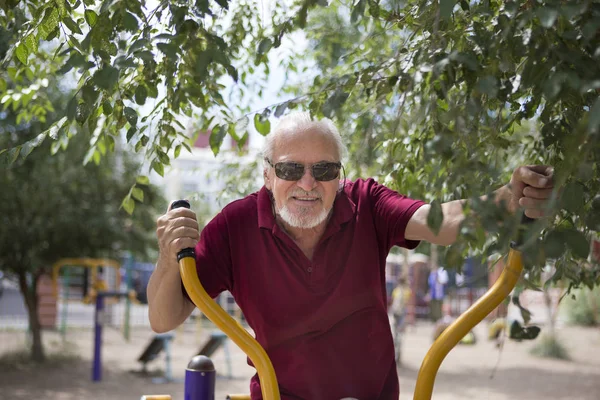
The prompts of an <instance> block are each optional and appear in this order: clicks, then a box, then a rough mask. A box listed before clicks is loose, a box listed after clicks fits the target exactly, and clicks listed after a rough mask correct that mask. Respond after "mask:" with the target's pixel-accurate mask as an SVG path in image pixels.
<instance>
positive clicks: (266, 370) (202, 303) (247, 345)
mask: <svg viewBox="0 0 600 400" xmlns="http://www.w3.org/2000/svg"><path fill="white" fill-rule="evenodd" d="M179 269H180V272H181V281H182V282H183V286H184V287H185V290H186V291H187V293H188V295H189V296H190V298H191V299H192V301H193V302H194V304H195V305H196V307H198V308H199V309H200V310H201V311H202V312H203V313H204V315H206V317H207V318H208V319H209V320H211V321H212V322H213V324H215V325H216V326H217V327H218V328H219V329H221V330H222V331H223V333H225V334H226V335H227V336H228V337H229V338H230V339H231V340H233V342H234V343H235V344H236V345H238V347H239V348H240V349H242V351H243V352H244V353H246V355H247V356H248V357H249V358H250V360H252V363H253V364H254V367H255V368H256V372H257V373H258V376H259V379H260V382H261V385H260V387H261V390H262V397H263V399H264V400H279V399H280V396H279V387H278V386H277V377H276V376H275V369H274V368H273V364H272V363H271V360H270V359H269V356H268V355H267V352H266V351H265V350H264V349H263V348H262V346H261V345H260V344H259V343H258V342H257V341H256V340H255V339H254V338H253V337H252V336H251V335H250V334H249V333H248V331H246V329H244V328H243V327H242V326H241V325H240V324H239V323H238V322H237V321H236V320H235V319H233V318H232V317H231V316H230V315H229V314H227V313H226V312H225V310H223V309H222V308H221V307H220V306H219V305H218V304H217V303H216V302H215V301H214V300H213V299H212V298H211V297H210V296H209V295H208V293H206V290H204V288H203V287H202V285H201V284H200V280H199V279H198V273H197V272H196V260H195V259H194V258H193V257H184V258H182V259H181V260H180V261H179Z"/></svg>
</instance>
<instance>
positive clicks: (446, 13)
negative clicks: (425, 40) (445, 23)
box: [440, 0, 456, 19]
mask: <svg viewBox="0 0 600 400" xmlns="http://www.w3.org/2000/svg"><path fill="white" fill-rule="evenodd" d="M455 4H456V0H440V17H441V18H443V19H447V18H450V16H451V15H452V10H453V9H454V5H455Z"/></svg>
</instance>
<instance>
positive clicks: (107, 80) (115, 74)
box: [94, 65, 119, 90]
mask: <svg viewBox="0 0 600 400" xmlns="http://www.w3.org/2000/svg"><path fill="white" fill-rule="evenodd" d="M118 80H119V70H118V69H116V68H115V67H112V66H110V65H107V66H105V67H104V68H102V69H101V70H98V71H96V73H94V82H95V83H96V85H98V87H100V88H102V89H105V90H112V88H113V87H114V86H115V84H116V83H117V81H118Z"/></svg>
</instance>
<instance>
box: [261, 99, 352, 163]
mask: <svg viewBox="0 0 600 400" xmlns="http://www.w3.org/2000/svg"><path fill="white" fill-rule="evenodd" d="M313 129H315V130H318V131H319V132H321V133H323V134H325V135H327V136H329V137H331V138H332V139H333V141H334V143H335V147H336V148H337V153H338V154H337V156H338V161H342V160H343V159H344V158H345V157H346V154H347V152H348V150H347V148H346V145H344V142H343V141H342V137H341V135H340V132H339V131H338V129H337V127H336V126H335V124H334V123H333V121H331V120H330V119H329V118H323V119H321V120H318V119H313V118H312V117H311V116H310V113H308V112H306V111H296V112H293V113H290V114H288V115H286V116H285V117H283V118H281V119H280V120H279V123H278V124H277V126H276V127H275V129H274V130H273V131H272V132H271V133H270V134H269V135H267V137H266V140H265V143H264V145H263V148H262V151H261V156H262V157H263V159H267V160H272V159H273V153H274V151H275V143H276V141H277V138H278V137H279V136H281V135H282V134H285V133H298V132H303V131H308V130H313ZM268 166H269V165H268V164H266V163H265V167H268Z"/></svg>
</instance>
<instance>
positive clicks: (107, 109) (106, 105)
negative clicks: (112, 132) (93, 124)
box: [102, 100, 113, 115]
mask: <svg viewBox="0 0 600 400" xmlns="http://www.w3.org/2000/svg"><path fill="white" fill-rule="evenodd" d="M112 112H113V108H112V106H111V105H110V101H108V100H104V101H103V102H102V113H103V114H104V115H110V114H112Z"/></svg>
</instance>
